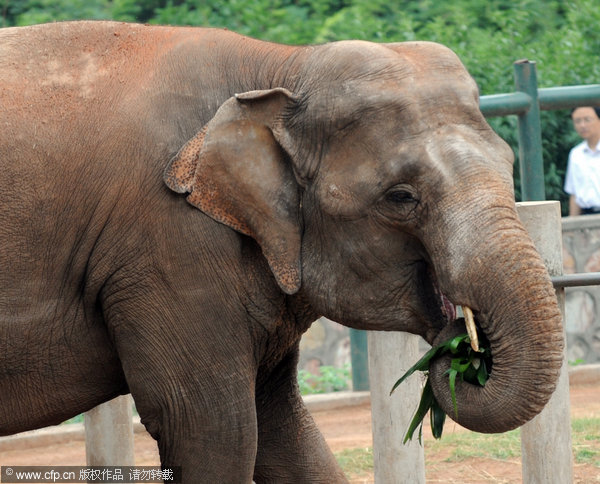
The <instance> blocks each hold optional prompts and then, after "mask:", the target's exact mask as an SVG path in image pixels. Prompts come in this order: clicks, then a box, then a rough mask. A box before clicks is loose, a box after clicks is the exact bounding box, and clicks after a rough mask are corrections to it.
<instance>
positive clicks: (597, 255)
mask: <svg viewBox="0 0 600 484" xmlns="http://www.w3.org/2000/svg"><path fill="white" fill-rule="evenodd" d="M562 231H563V268H564V273H565V274H576V273H581V272H600V215H584V216H580V217H565V218H563V220H562ZM598 308H600V287H599V286H586V287H571V288H567V289H566V318H565V319H566V328H567V352H568V358H569V361H579V360H581V361H583V362H584V363H597V362H599V361H600V314H599V311H598Z"/></svg>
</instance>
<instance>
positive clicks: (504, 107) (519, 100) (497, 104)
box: [479, 92, 531, 118]
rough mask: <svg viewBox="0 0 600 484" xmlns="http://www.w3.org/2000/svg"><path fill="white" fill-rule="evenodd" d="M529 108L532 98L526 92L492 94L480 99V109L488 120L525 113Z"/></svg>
mask: <svg viewBox="0 0 600 484" xmlns="http://www.w3.org/2000/svg"><path fill="white" fill-rule="evenodd" d="M529 106H531V97H530V96H529V95H527V94H526V93H524V92H512V93H510V94H492V95H490V96H481V97H480V98H479V109H480V110H481V112H482V113H483V115H484V116H486V117H488V118H489V117H493V116H507V115H509V114H521V113H525V112H527V110H528V109H529Z"/></svg>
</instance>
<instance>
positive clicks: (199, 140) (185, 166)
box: [163, 126, 206, 193]
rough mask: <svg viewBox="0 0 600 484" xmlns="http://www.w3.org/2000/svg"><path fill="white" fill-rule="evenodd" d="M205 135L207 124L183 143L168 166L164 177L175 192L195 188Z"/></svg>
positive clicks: (183, 191) (189, 190)
mask: <svg viewBox="0 0 600 484" xmlns="http://www.w3.org/2000/svg"><path fill="white" fill-rule="evenodd" d="M205 135H206V126H204V128H202V129H201V130H200V131H199V132H198V133H197V134H196V136H194V137H193V138H192V139H190V140H189V141H188V142H187V143H186V144H185V145H183V147H182V148H181V149H180V150H179V153H177V154H176V155H175V156H174V157H173V159H172V160H171V161H170V163H169V165H168V166H167V169H166V170H165V174H164V177H163V179H164V181H165V183H166V185H167V186H168V187H169V188H170V189H171V190H173V191H174V192H177V193H185V192H191V191H192V189H193V188H194V175H195V173H196V166H197V164H198V157H199V155H200V150H201V149H202V145H203V144H204V136H205Z"/></svg>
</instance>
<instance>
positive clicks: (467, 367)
mask: <svg viewBox="0 0 600 484" xmlns="http://www.w3.org/2000/svg"><path fill="white" fill-rule="evenodd" d="M478 337H479V338H480V340H481V341H485V343H484V345H485V346H482V347H481V348H479V349H478V351H475V350H474V349H473V348H471V339H470V338H469V336H468V335H467V334H466V333H465V334H461V335H458V336H455V337H453V338H450V339H449V340H448V341H444V342H442V343H440V344H438V345H437V346H434V347H433V348H431V349H430V350H429V351H428V352H427V353H425V354H424V355H423V356H422V357H421V359H419V361H417V362H416V363H415V364H414V365H413V366H411V367H410V368H409V369H408V371H407V372H406V373H404V375H402V376H401V377H400V378H399V379H398V381H396V383H394V386H393V387H392V390H391V391H390V394H392V393H393V392H394V391H395V390H396V388H398V386H399V385H400V384H401V383H402V382H404V381H405V380H406V379H407V378H408V377H409V376H411V375H412V374H413V373H414V372H415V371H421V372H424V373H425V374H426V375H428V374H429V365H430V363H431V361H432V360H434V359H436V358H439V357H440V356H444V355H449V356H450V358H451V359H450V368H448V370H447V371H446V374H447V375H448V381H449V385H450V392H451V394H452V403H453V405H454V415H455V418H457V417H458V408H457V402H456V378H458V377H460V379H461V380H462V381H465V382H467V383H470V384H472V385H478V386H482V387H483V386H485V384H486V382H487V380H488V377H489V374H490V371H491V351H490V349H489V348H488V347H487V346H488V344H487V341H486V340H485V339H484V336H483V334H479V335H478ZM427 412H429V416H430V423H431V432H432V434H433V436H434V437H435V438H436V439H440V438H441V437H442V431H443V430H444V422H445V421H446V414H445V413H444V411H443V410H442V408H441V407H440V405H439V403H438V402H437V400H436V398H435V396H434V394H433V389H432V388H431V383H430V382H429V378H427V381H426V382H425V386H424V387H423V391H422V393H421V400H420V402H419V407H418V408H417V411H416V412H415V415H414V417H413V419H412V421H411V422H410V425H409V426H408V430H407V431H406V435H405V436H404V440H403V443H404V444H406V443H407V442H408V441H409V440H412V438H413V435H414V433H415V430H417V428H419V442H421V439H422V432H423V420H424V419H425V416H426V415H427Z"/></svg>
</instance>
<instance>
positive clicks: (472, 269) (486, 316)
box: [430, 209, 564, 433]
mask: <svg viewBox="0 0 600 484" xmlns="http://www.w3.org/2000/svg"><path fill="white" fill-rule="evenodd" d="M507 210H508V209H507ZM508 213H509V216H508V217H504V218H503V220H504V221H505V223H504V225H503V229H502V230H499V229H498V227H495V229H494V230H485V229H484V230H482V231H479V232H478V239H479V240H480V243H479V245H478V246H479V247H485V252H484V251H483V250H480V251H479V254H477V253H475V254H473V255H472V256H471V257H470V258H469V260H468V261H467V260H466V259H464V258H463V259H462V262H461V263H459V264H457V265H458V267H459V269H458V271H457V272H456V271H455V273H454V274H450V277H449V278H448V277H445V278H444V279H446V282H445V283H444V284H443V285H444V286H445V287H443V289H445V291H444V292H445V294H446V295H447V296H448V297H449V298H450V300H452V301H453V302H454V303H455V304H461V305H465V306H468V307H470V308H471V309H473V311H474V314H475V320H476V322H477V325H478V326H479V328H480V329H481V331H482V332H483V333H484V334H485V336H486V337H487V340H488V341H489V347H490V349H491V353H492V367H491V372H490V375H489V379H488V380H487V382H486V384H485V386H483V387H481V386H478V385H473V384H470V383H467V382H464V381H462V380H460V378H457V379H456V385H455V397H456V400H455V402H456V407H455V404H454V402H453V399H452V396H451V391H450V387H449V377H448V373H447V370H448V369H449V368H450V357H449V356H443V357H440V358H438V359H436V360H435V361H433V362H432V364H431V367H430V380H431V385H432V388H433V392H434V394H435V397H436V399H437V400H438V402H439V404H440V406H441V407H442V408H443V409H444V411H445V412H446V413H447V414H448V415H449V416H450V417H451V418H453V419H454V420H456V422H457V423H459V424H460V425H462V426H464V427H466V428H468V429H471V430H474V431H477V432H484V433H496V432H505V431H508V430H511V429H514V428H516V427H519V426H521V425H523V424H524V423H526V422H527V421H529V420H530V419H531V418H533V417H534V416H535V415H537V414H538V413H539V412H540V411H541V410H542V409H543V407H544V406H545V404H546V403H547V402H548V400H549V399H550V397H551V395H552V393H553V392H554V390H555V387H556V382H557V380H558V376H559V374H560V369H561V365H562V361H563V345H564V338H563V331H562V321H561V315H560V311H559V309H558V305H557V301H556V295H555V292H554V288H553V287H552V283H551V281H550V278H549V276H548V273H547V271H546V269H545V267H544V265H543V263H542V260H541V258H540V257H539V255H538V253H537V251H536V250H535V248H534V246H533V243H532V242H531V240H530V238H529V236H528V234H527V233H526V232H525V229H524V228H523V227H522V225H521V223H520V222H519V220H518V219H517V216H516V213H515V212H514V210H512V209H511V210H508ZM506 221H508V222H509V223H508V224H506ZM484 226H485V224H482V228H483V227H484ZM486 233H487V234H488V235H487V236H486V235H485V234H486ZM482 234H484V235H483V236H482ZM492 247H495V249H490V248H492ZM454 252H456V247H455V250H454ZM464 252H466V251H463V253H464ZM484 253H485V256H484V255H483V254H484ZM438 270H439V269H438ZM442 270H444V269H442ZM445 270H446V271H447V272H446V274H448V273H451V272H452V268H451V267H450V266H448V265H447V266H446V267H445ZM450 279H451V281H450ZM461 333H465V327H464V324H459V323H458V322H454V323H450V324H448V325H447V326H446V327H445V328H444V329H442V331H441V332H440V334H439V335H438V336H437V338H436V340H435V342H434V344H437V343H440V342H443V341H446V340H448V339H449V338H450V337H452V336H454V335H458V334H461Z"/></svg>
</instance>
